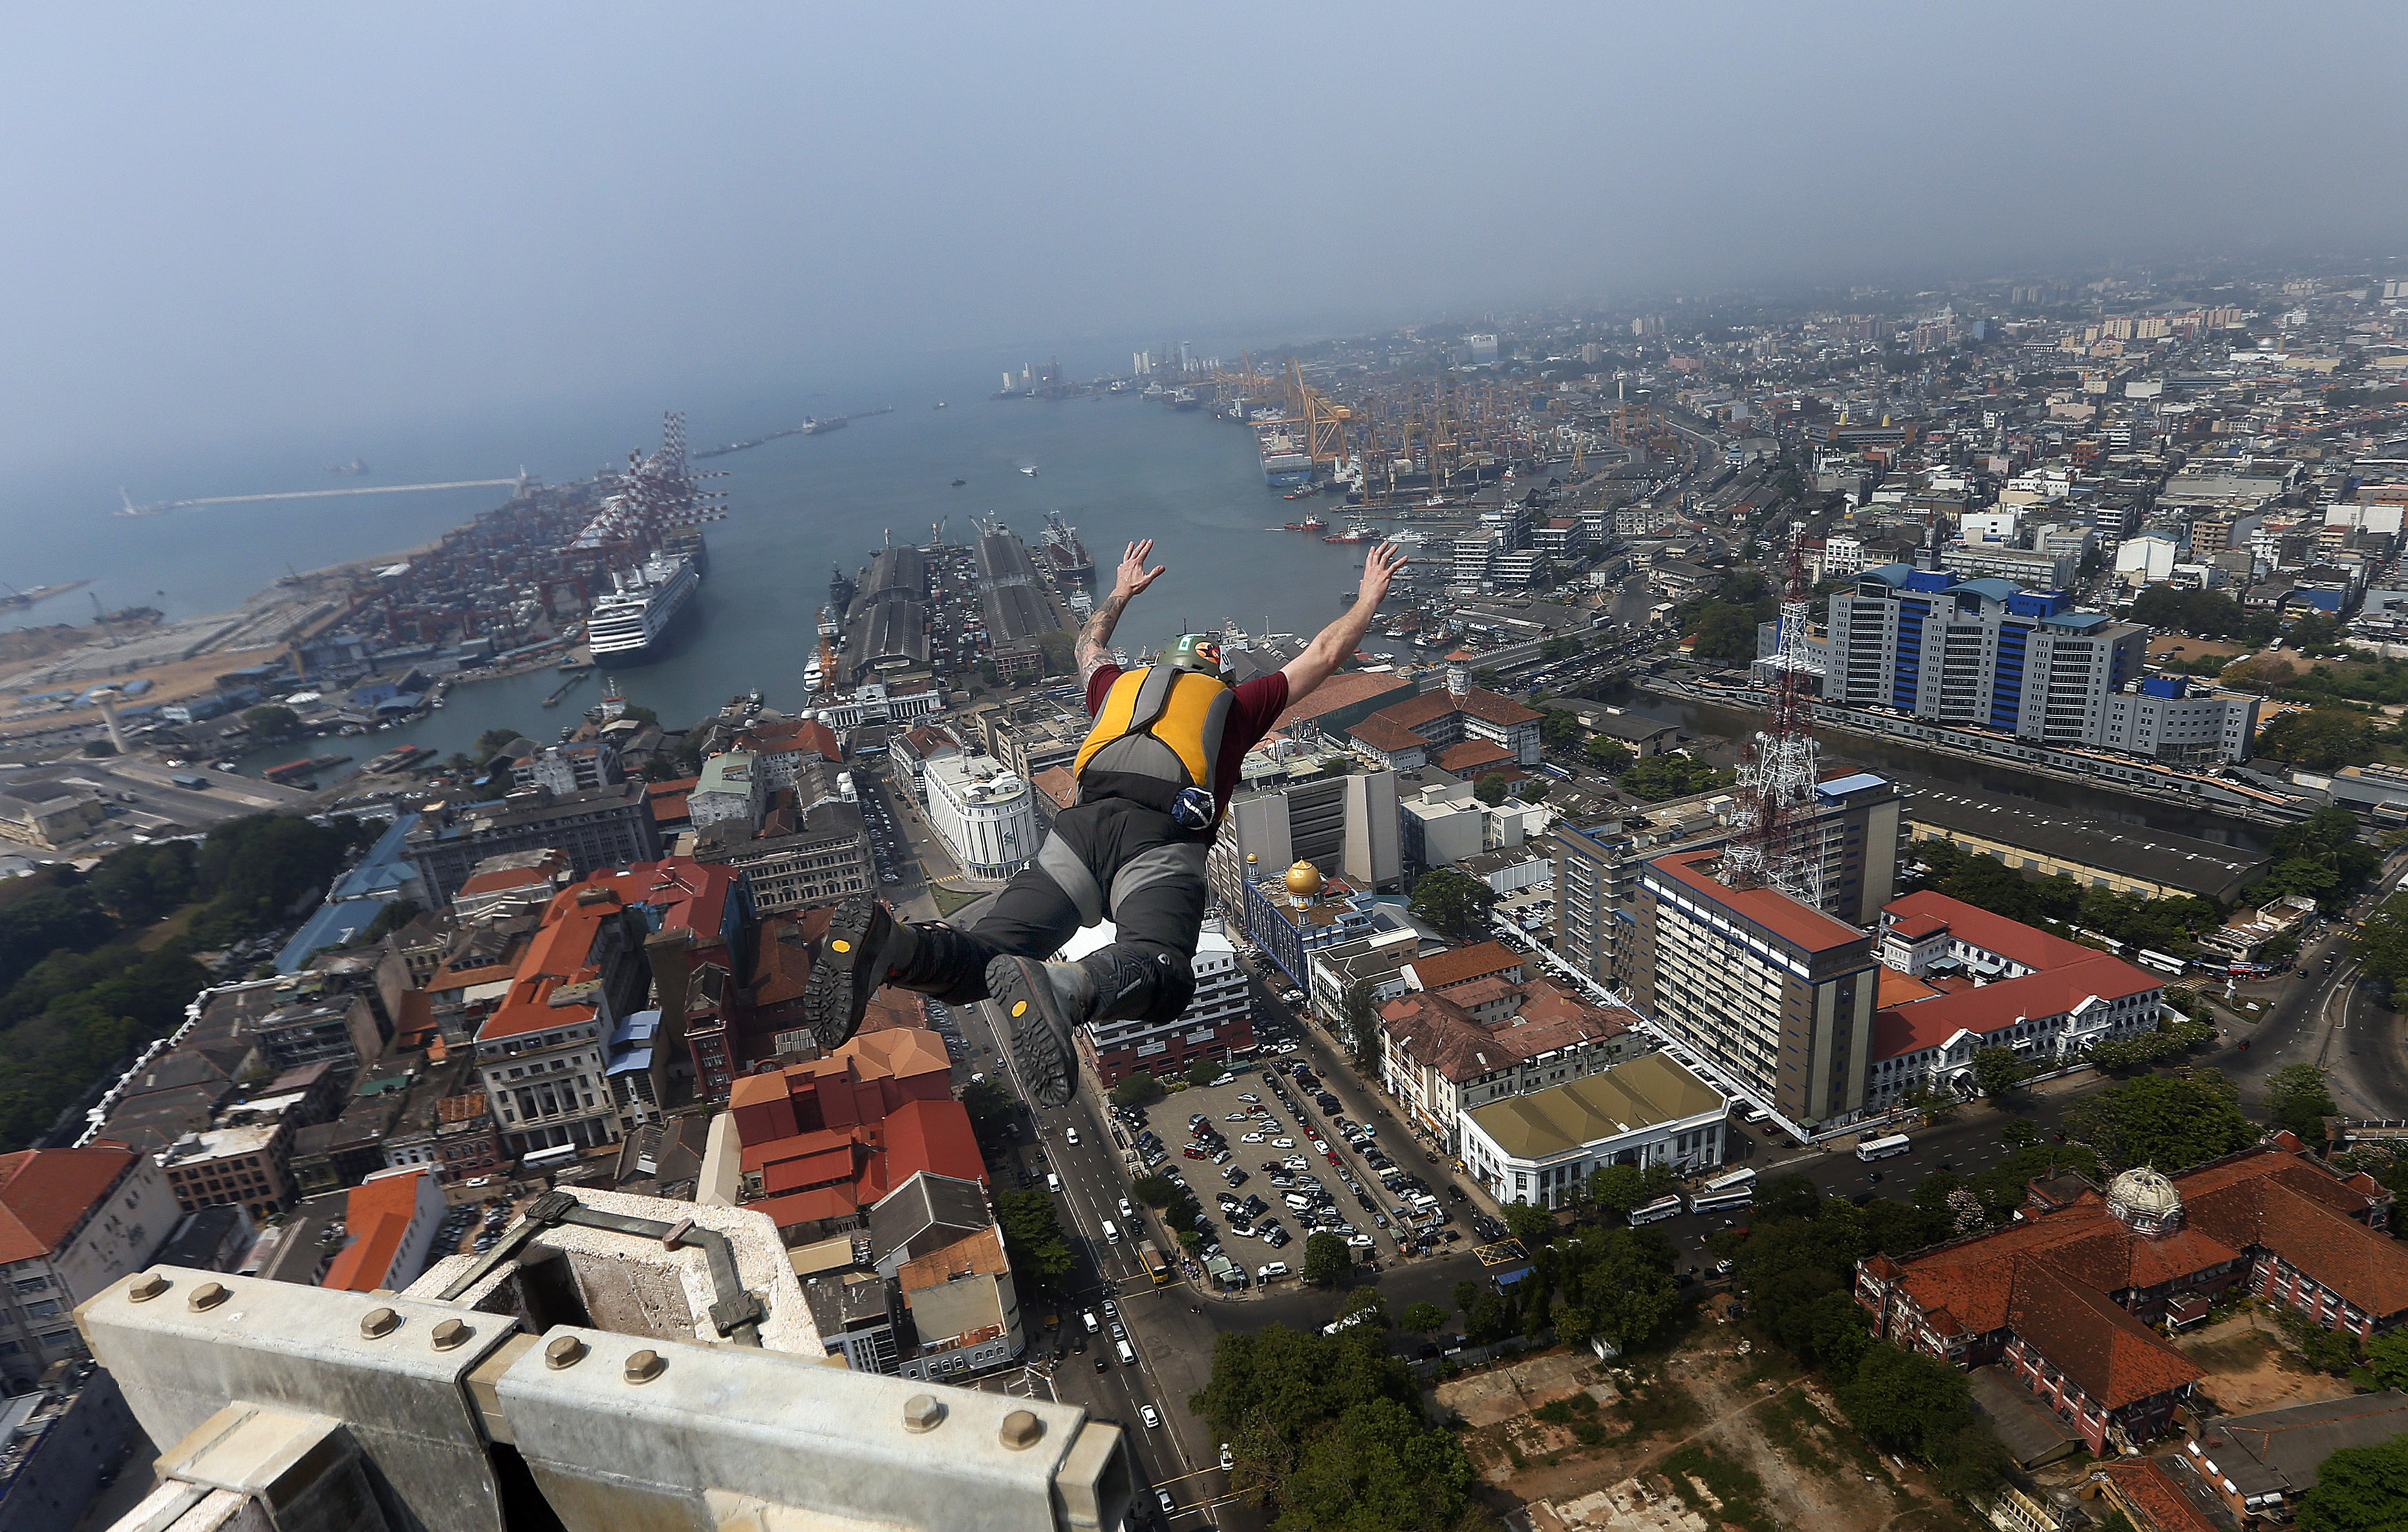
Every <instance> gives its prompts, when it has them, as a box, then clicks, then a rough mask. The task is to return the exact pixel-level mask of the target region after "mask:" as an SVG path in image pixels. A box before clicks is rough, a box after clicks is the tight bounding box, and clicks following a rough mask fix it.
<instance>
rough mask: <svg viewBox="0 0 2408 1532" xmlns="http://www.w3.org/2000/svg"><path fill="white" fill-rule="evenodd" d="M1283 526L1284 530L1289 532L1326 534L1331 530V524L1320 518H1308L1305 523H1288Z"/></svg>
mask: <svg viewBox="0 0 2408 1532" xmlns="http://www.w3.org/2000/svg"><path fill="white" fill-rule="evenodd" d="M1283 527H1284V529H1285V530H1287V531H1289V532H1326V531H1328V530H1329V523H1327V522H1325V521H1323V520H1322V519H1321V518H1320V517H1318V516H1308V517H1306V518H1305V519H1304V520H1303V521H1300V522H1287V523H1283Z"/></svg>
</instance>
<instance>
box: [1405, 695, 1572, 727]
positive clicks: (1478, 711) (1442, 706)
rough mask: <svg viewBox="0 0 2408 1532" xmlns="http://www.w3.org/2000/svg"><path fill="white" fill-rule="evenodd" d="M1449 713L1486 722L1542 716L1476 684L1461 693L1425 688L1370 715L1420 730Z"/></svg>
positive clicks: (1533, 720)
mask: <svg viewBox="0 0 2408 1532" xmlns="http://www.w3.org/2000/svg"><path fill="white" fill-rule="evenodd" d="M1450 713H1469V714H1470V715H1471V716H1472V717H1474V718H1477V719H1480V720H1481V721H1483V722H1484V723H1497V724H1513V723H1536V722H1537V721H1538V717H1539V715H1538V714H1537V713H1534V712H1532V711H1531V710H1530V709H1527V708H1525V707H1523V706H1522V705H1521V704H1520V703H1518V702H1515V701H1514V700H1513V699H1512V698H1511V697H1502V696H1498V694H1496V693H1494V692H1490V691H1486V690H1484V689H1483V688H1481V687H1477V686H1472V687H1467V688H1465V690H1464V694H1463V695H1461V696H1459V697H1458V696H1456V695H1455V694H1454V693H1452V692H1424V693H1423V694H1421V695H1419V696H1416V697H1412V698H1409V699H1407V700H1406V701H1403V702H1399V703H1397V704H1396V705H1395V706H1393V707H1387V708H1383V709H1380V710H1379V711H1378V712H1376V713H1373V714H1372V715H1371V716H1372V717H1373V718H1384V719H1386V720H1387V721H1388V722H1390V723H1401V724H1403V725H1404V726H1405V727H1406V728H1409V729H1414V730H1419V729H1421V728H1423V727H1425V726H1426V725H1427V724H1431V723H1437V722H1438V721H1439V720H1440V719H1441V718H1444V717H1446V716H1447V715H1448V714H1450Z"/></svg>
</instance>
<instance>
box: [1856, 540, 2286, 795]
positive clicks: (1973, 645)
mask: <svg viewBox="0 0 2408 1532" xmlns="http://www.w3.org/2000/svg"><path fill="white" fill-rule="evenodd" d="M2148 640H2149V630H2148V629H2147V628H2145V627H2143V626H2142V625H2140V624H2139V623H2119V622H2116V621H2115V620H2114V619H2113V618H2111V617H2109V616H2108V615H2107V614H2106V613H2104V612H2095V611H2077V610H2075V609H2073V598H2072V597H2071V595H2069V594H2067V593H2065V592H2063V591H2034V590H2027V589H2025V588H2024V587H2022V586H2019V585H2016V584H2014V583H2013V582H2011V581H2009V580H1998V579H1975V580H1965V579H1960V578H1959V577H1958V576H1957V575H1956V574H1954V573H1952V572H1950V571H1948V570H1945V569H1916V568H1913V567H1911V566H1907V565H1903V564H1892V565H1886V566H1883V567H1881V568H1878V569H1868V570H1866V571H1865V572H1864V573H1863V574H1862V575H1860V576H1858V577H1857V580H1856V590H1855V591H1854V592H1853V593H1842V594H1836V595H1834V596H1832V597H1831V604H1830V613H1829V625H1828V646H1827V650H1826V655H1825V661H1824V666H1825V668H1824V676H1823V698H1824V700H1825V701H1826V702H1831V703H1838V704H1842V705H1843V706H1847V707H1854V708H1873V709H1886V710H1889V711H1892V712H1897V713H1904V714H1908V715H1910V716H1912V717H1914V718H1917V719H1921V720H1924V721H1926V722H1928V723H1942V724H1947V725H1950V726H1952V727H1956V728H1963V729H1972V730H1981V731H1988V732H1993V733H1997V734H2002V735H2010V736H2013V737H2014V738H2017V739H2023V740H2028V741H2032V742H2034V743H2038V744H2043V745H2056V746H2061V747H2089V748H2093V749H2106V750H2117V751H2127V752H2132V753H2134V754H2143V755H2149V756H2152V757H2153V758H2156V759H2158V760H2164V761H2170V762H2175V763H2178V764H2204V763H2207V762H2212V761H2219V760H2224V761H2241V760H2246V759H2248V755H2249V736H2250V734H2251V732H2252V731H2253V729H2254V728H2255V725H2256V721H2257V699H2256V698H2254V697H2249V696H2246V695H2241V694H2224V693H2214V692H2209V691H2205V690H2201V691H2199V692H2197V693H2193V692H2191V691H2190V690H2189V689H2187V688H2182V689H2181V690H2180V691H2179V694H2173V695H2168V694H2166V693H2165V690H2164V689H2163V688H2157V689H2156V690H2149V689H2145V688H2144V687H2143V665H2144V662H2145V659H2146V654H2145V650H2146V647H2147V644H2148Z"/></svg>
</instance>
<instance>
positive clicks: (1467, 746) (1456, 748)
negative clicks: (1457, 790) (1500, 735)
mask: <svg viewBox="0 0 2408 1532" xmlns="http://www.w3.org/2000/svg"><path fill="white" fill-rule="evenodd" d="M1499 764H1512V765H1516V766H1518V765H1520V764H1521V757H1519V756H1517V755H1515V754H1514V753H1513V752H1512V751H1510V750H1507V749H1506V748H1505V747H1504V746H1502V745H1500V744H1498V742H1497V741H1496V740H1494V739H1467V740H1465V741H1464V742H1463V743H1461V744H1459V745H1449V746H1447V747H1446V749H1444V750H1442V751H1441V752H1439V756H1438V768H1439V769H1440V770H1441V771H1453V772H1458V773H1459V772H1465V771H1477V770H1479V769H1480V768H1481V767H1482V766H1497V765H1499Z"/></svg>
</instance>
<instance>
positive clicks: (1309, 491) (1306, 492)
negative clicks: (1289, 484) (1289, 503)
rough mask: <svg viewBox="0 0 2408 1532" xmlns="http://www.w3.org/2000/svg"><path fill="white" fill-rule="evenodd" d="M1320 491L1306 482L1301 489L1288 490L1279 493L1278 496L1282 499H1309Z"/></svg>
mask: <svg viewBox="0 0 2408 1532" xmlns="http://www.w3.org/2000/svg"><path fill="white" fill-rule="evenodd" d="M1320 493H1321V491H1320V490H1318V489H1316V488H1315V487H1313V486H1312V485H1311V484H1307V485H1306V486H1304V488H1302V489H1298V490H1290V491H1288V492H1287V493H1286V494H1283V495H1281V496H1280V498H1281V499H1283V500H1310V499H1312V497H1313V496H1314V495H1316V494H1320Z"/></svg>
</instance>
